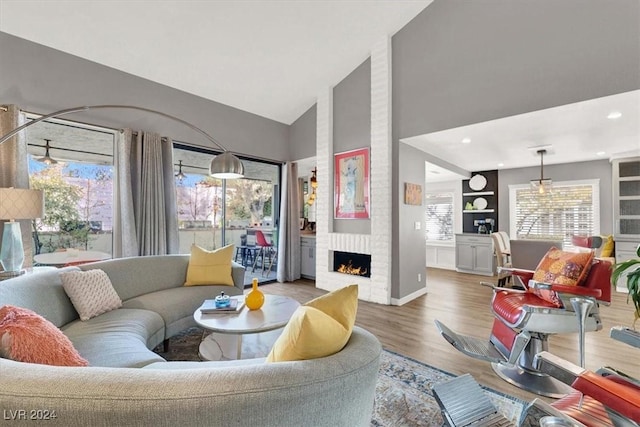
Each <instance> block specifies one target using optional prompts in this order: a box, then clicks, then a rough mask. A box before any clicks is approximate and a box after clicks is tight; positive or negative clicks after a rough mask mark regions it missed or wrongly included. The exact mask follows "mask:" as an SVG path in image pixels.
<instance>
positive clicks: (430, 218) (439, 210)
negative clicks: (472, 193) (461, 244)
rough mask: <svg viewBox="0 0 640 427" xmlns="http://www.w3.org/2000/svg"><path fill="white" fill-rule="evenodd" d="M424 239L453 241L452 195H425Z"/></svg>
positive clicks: (442, 193)
mask: <svg viewBox="0 0 640 427" xmlns="http://www.w3.org/2000/svg"><path fill="white" fill-rule="evenodd" d="M425 198H426V207H427V210H426V218H427V221H426V239H427V240H428V241H441V242H452V241H453V193H452V192H451V193H450V192H439V193H426V195H425Z"/></svg>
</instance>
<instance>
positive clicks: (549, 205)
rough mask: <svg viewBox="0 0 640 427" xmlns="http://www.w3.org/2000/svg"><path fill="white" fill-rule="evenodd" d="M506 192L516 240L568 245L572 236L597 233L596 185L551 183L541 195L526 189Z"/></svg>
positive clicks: (598, 206) (583, 182) (598, 204)
mask: <svg viewBox="0 0 640 427" xmlns="http://www.w3.org/2000/svg"><path fill="white" fill-rule="evenodd" d="M512 187H513V188H512ZM509 191H510V197H511V198H512V200H515V212H511V218H515V228H516V230H515V237H516V238H517V239H549V240H562V241H563V242H564V244H565V245H570V244H571V237H572V236H573V235H581V236H593V235H596V234H599V233H600V224H599V222H600V221H599V211H600V200H599V191H598V182H597V181H596V182H593V181H575V182H566V183H554V185H553V188H552V189H551V191H549V192H547V193H545V194H539V193H538V190H537V189H533V188H531V187H530V186H510V189H509ZM512 210H513V205H512ZM512 234H514V233H513V231H512Z"/></svg>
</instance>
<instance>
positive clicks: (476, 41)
mask: <svg viewBox="0 0 640 427" xmlns="http://www.w3.org/2000/svg"><path fill="white" fill-rule="evenodd" d="M639 17H640V2H638V1H637V0H613V1H607V0H591V1H586V2H585V1H583V0H563V1H557V0H538V1H508V0H477V1H468V0H435V1H434V2H433V3H432V4H431V5H430V6H428V7H427V8H425V10H424V11H422V12H421V13H420V14H419V15H418V16H417V17H416V18H414V19H413V20H412V21H411V22H410V23H409V24H407V25H406V26H405V27H404V28H402V29H401V30H400V31H399V32H398V33H396V34H395V35H394V36H393V38H392V63H393V73H392V74H393V77H392V78H393V82H392V84H393V86H392V88H393V92H392V93H393V110H392V111H393V113H392V114H393V128H392V137H393V141H394V142H393V149H392V155H393V159H392V161H393V165H394V168H393V169H394V172H393V182H392V185H393V188H394V189H395V191H396V193H395V194H393V200H401V199H400V195H399V194H398V193H399V191H400V184H401V179H399V174H400V173H402V171H403V170H404V168H405V164H404V159H403V158H402V157H401V155H400V153H399V148H398V147H399V145H400V144H399V142H398V141H399V139H401V138H405V137H410V136H415V135H420V134H424V133H429V132H434V131H439V130H444V129H449V128H453V127H458V126H462V125H467V124H471V123H478V122H483V121H487V120H492V119H496V118H501V117H507V116H512V115H515V114H521V113H525V112H530V111H536V110H540V109H544V108H550V107H554V106H558V105H564V104H568V103H573V102H578V101H583V100H587V99H592V98H597V97H602V96H607V95H612V94H616V93H621V92H626V91H631V90H637V89H639V88H640V73H639V71H638V70H639V64H640V25H638V23H639ZM400 165H402V167H400ZM549 168H550V167H549ZM545 169H547V168H545ZM547 170H548V171H549V176H551V177H552V178H553V179H555V180H559V179H562V177H561V174H560V173H558V175H553V173H552V170H551V169H547ZM566 171H567V168H565V172H562V174H564V173H570V172H566ZM545 172H546V171H545ZM518 173H520V172H518ZM590 174H591V175H592V176H590V178H598V177H599V178H600V179H601V184H602V185H601V190H602V193H601V195H602V196H603V198H602V200H601V206H602V205H606V204H607V200H609V202H608V204H609V205H610V203H611V202H610V194H609V195H608V196H607V194H606V188H607V185H608V186H609V188H610V180H611V174H610V172H609V173H606V172H605V171H593V172H590ZM596 174H597V175H599V176H596ZM503 175H504V174H501V175H500V181H501V186H502V185H507V183H508V182H509V179H510V178H505V179H504V181H503ZM506 176H508V173H507V175H506ZM514 179H515V178H514ZM517 179H519V180H520V181H521V178H517ZM529 179H531V178H529V177H527V178H526V181H528V180H529ZM606 180H609V184H606ZM500 200H501V205H502V204H503V203H508V198H505V197H502V195H500ZM507 209H508V208H507ZM499 215H500V221H501V222H503V221H506V220H507V216H508V215H507V214H505V212H504V209H502V208H501V211H500V213H499ZM610 218H611V217H610V214H607V213H606V212H603V216H602V218H601V219H602V221H603V231H605V228H604V223H605V222H611V220H610ZM403 221H405V218H404V217H403V209H402V207H401V206H400V205H399V204H394V206H393V223H394V229H400V228H401V227H402V224H401V222H403ZM503 224H506V223H503ZM501 228H502V227H501ZM392 245H393V255H392V264H393V266H394V268H393V272H392V291H391V292H392V295H394V296H396V297H402V296H405V295H406V294H405V292H404V289H402V288H400V286H402V285H401V283H402V281H401V280H400V268H399V266H400V263H401V262H402V269H403V270H404V269H405V268H406V269H408V270H409V271H414V270H417V269H419V268H423V267H424V257H422V258H421V259H419V260H418V259H416V260H415V265H413V264H412V265H411V266H408V265H407V264H408V262H405V261H404V260H408V259H413V258H414V257H413V255H412V254H413V253H417V252H420V253H421V254H424V253H425V245H424V241H423V242H422V244H421V245H420V246H419V247H414V246H410V245H406V244H405V243H404V241H402V240H400V238H399V236H397V235H396V236H394V238H393V241H392ZM401 260H402V261H401Z"/></svg>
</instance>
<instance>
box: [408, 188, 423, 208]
mask: <svg viewBox="0 0 640 427" xmlns="http://www.w3.org/2000/svg"><path fill="white" fill-rule="evenodd" d="M404 204H405V205H414V206H422V185H420V184H411V183H409V182H405V183H404Z"/></svg>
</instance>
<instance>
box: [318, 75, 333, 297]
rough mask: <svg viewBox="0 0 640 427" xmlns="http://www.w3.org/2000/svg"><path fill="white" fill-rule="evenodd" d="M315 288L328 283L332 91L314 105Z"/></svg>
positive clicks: (331, 173)
mask: <svg viewBox="0 0 640 427" xmlns="http://www.w3.org/2000/svg"><path fill="white" fill-rule="evenodd" d="M316 115H317V118H316V126H317V128H316V167H317V168H318V172H317V179H318V188H317V190H316V192H317V194H316V287H318V288H320V289H326V290H332V289H327V288H326V287H324V286H323V285H324V284H327V283H329V280H328V277H327V275H328V272H329V233H330V232H331V231H333V211H332V206H333V179H332V177H333V164H332V160H333V87H328V88H327V89H326V90H325V91H323V92H322V93H321V94H320V95H319V96H318V101H317V105H316Z"/></svg>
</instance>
